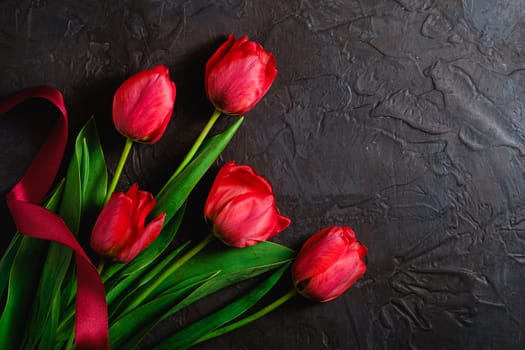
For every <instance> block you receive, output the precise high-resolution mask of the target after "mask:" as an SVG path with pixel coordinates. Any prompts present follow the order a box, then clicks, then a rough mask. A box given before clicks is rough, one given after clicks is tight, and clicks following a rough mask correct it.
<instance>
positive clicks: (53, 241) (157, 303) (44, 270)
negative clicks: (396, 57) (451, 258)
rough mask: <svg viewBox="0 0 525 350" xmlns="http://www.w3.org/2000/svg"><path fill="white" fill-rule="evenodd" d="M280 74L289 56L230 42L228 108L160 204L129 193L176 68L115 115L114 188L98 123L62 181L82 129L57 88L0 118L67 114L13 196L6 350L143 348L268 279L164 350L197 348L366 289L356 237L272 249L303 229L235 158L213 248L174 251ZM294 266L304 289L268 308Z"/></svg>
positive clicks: (167, 107)
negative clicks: (36, 110) (182, 315)
mask: <svg viewBox="0 0 525 350" xmlns="http://www.w3.org/2000/svg"><path fill="white" fill-rule="evenodd" d="M276 74H277V70H276V66H275V58H274V57H273V55H272V54H271V53H269V52H267V51H265V50H264V49H263V48H262V46H261V45H260V44H258V43H256V42H253V41H250V40H248V38H247V37H241V38H239V39H235V38H234V37H233V35H230V36H229V38H228V39H227V41H226V42H225V43H224V44H222V45H221V46H220V47H219V48H218V50H217V51H216V52H215V53H214V54H213V56H212V57H211V58H210V59H209V61H208V62H207V64H206V67H205V82H204V84H205V90H206V94H207V96H208V98H209V100H210V102H211V104H212V105H213V106H214V108H215V110H214V112H213V114H212V115H211V117H210V119H209V121H208V123H207V124H206V126H205V127H204V129H203V130H202V132H201V134H200V135H199V136H198V138H197V139H196V141H195V143H194V144H193V146H192V147H191V148H190V150H189V152H188V154H187V155H186V156H185V158H184V159H183V160H182V162H181V164H180V165H179V166H178V167H176V168H175V169H174V172H173V174H172V176H171V177H170V179H169V180H168V181H167V182H166V184H165V185H164V186H163V187H162V189H161V190H160V192H159V193H157V194H156V195H155V196H153V195H152V194H151V193H149V192H147V191H145V190H141V189H139V185H138V184H133V185H132V186H131V188H129V189H128V190H127V191H125V192H116V191H115V189H116V187H117V184H118V181H119V177H120V174H121V172H122V170H123V169H124V167H125V163H126V159H127V157H128V155H129V153H130V150H131V148H132V146H133V144H134V143H136V142H140V143H144V144H152V143H155V142H157V141H158V140H159V139H160V138H161V137H162V135H163V133H164V131H165V130H166V127H167V125H168V123H169V121H170V118H171V115H172V113H173V107H174V103H175V96H176V87H175V83H174V82H172V81H171V79H170V76H169V71H168V68H166V67H164V66H162V65H159V66H156V67H154V68H151V69H149V70H145V71H142V72H139V73H136V74H135V75H133V76H131V77H130V78H129V79H127V80H126V81H125V82H124V83H123V84H122V85H121V86H120V87H119V89H118V90H117V91H116V93H115V95H114V99H113V108H112V117H113V122H114V125H115V127H116V129H117V130H118V131H119V132H120V134H122V135H123V136H124V137H125V144H124V149H123V152H122V156H121V158H120V161H119V162H118V164H117V166H116V168H115V170H114V172H113V176H112V178H111V181H108V177H109V176H108V171H107V168H106V164H105V160H104V152H103V150H102V147H101V143H100V140H99V137H98V133H97V129H96V126H95V122H94V120H90V121H88V122H87V124H86V125H85V126H84V128H83V129H82V130H81V131H80V133H79V135H78V137H77V138H76V142H75V144H74V152H73V155H72V158H71V160H70V162H69V165H68V166H67V171H66V174H65V177H64V178H63V179H62V180H60V181H55V176H56V174H57V172H58V169H59V166H60V164H61V161H62V156H63V153H64V149H65V145H66V140H67V121H68V119H67V111H66V108H65V105H64V101H63V98H62V95H61V94H60V92H58V91H57V90H56V89H54V88H50V87H38V88H32V89H27V90H24V91H22V92H20V93H18V94H16V95H14V96H12V97H10V98H7V99H5V100H4V101H2V102H0V114H4V113H6V112H8V111H9V110H10V109H12V108H13V107H15V106H16V105H18V104H20V103H23V102H25V101H26V100H29V99H35V98H38V99H44V100H46V101H48V102H49V103H51V104H53V105H54V106H55V107H56V109H57V112H58V113H59V118H58V119H57V122H56V125H55V127H54V129H53V130H52V132H51V134H50V135H49V137H48V138H47V140H46V141H45V143H44V144H43V146H42V148H41V149H40V151H39V152H38V154H37V155H36V157H35V159H34V160H33V162H32V163H31V165H30V167H29V168H28V169H27V171H26V173H25V175H24V177H23V178H22V179H21V180H20V181H19V182H18V184H17V185H16V186H15V187H14V188H13V189H12V190H11V191H10V192H9V193H8V195H7V203H8V207H9V210H10V212H11V214H12V216H13V220H14V222H15V224H16V227H17V230H18V233H17V234H15V235H14V237H13V239H12V241H11V243H10V245H9V246H8V247H7V248H5V249H4V250H5V253H4V255H3V257H2V259H1V260H0V294H1V295H2V299H1V300H2V303H1V304H0V311H1V315H0V349H19V348H20V349H71V348H78V349H108V348H110V347H111V348H119V349H120V348H122V349H132V348H135V347H137V346H138V345H139V344H140V343H141V341H143V338H144V337H145V335H147V334H148V333H149V332H150V331H151V329H152V328H153V327H155V326H156V325H157V324H158V323H159V322H160V321H162V320H164V319H166V318H167V317H169V316H171V315H173V314H175V313H177V312H179V311H180V310H183V309H184V308H185V307H187V306H188V305H190V304H192V303H194V302H196V301H198V300H200V299H202V298H204V297H206V296H208V295H210V294H211V293H214V292H217V291H219V290H221V289H224V288H226V287H228V286H230V285H233V284H236V283H239V282H241V281H244V280H247V279H251V278H254V277H256V276H261V279H260V281H259V282H258V283H259V284H258V285H257V286H255V287H253V288H252V289H249V290H247V291H246V293H245V294H244V295H242V296H240V297H239V298H237V299H236V300H234V301H233V302H231V303H229V304H227V305H225V306H223V307H222V308H219V309H217V310H214V311H213V312H212V313H210V314H209V315H207V316H205V317H204V318H202V319H201V320H197V321H195V322H194V323H193V324H188V325H186V326H185V327H184V328H182V329H178V330H176V331H175V332H174V333H173V334H171V335H168V336H166V337H165V338H164V339H159V341H158V343H157V345H156V348H157V349H185V348H188V347H191V346H192V345H194V344H197V343H200V342H202V341H205V340H208V339H211V338H214V337H217V336H219V335H221V334H224V333H227V332H230V331H232V330H234V329H237V328H239V327H241V326H243V325H245V324H247V323H249V322H252V321H254V320H256V319H258V318H260V317H262V316H264V315H265V314H267V313H268V312H270V311H272V310H274V309H275V308H276V307H278V306H279V305H281V304H282V303H284V302H285V301H287V300H289V299H290V298H292V297H293V296H295V295H296V294H298V293H299V294H301V295H303V296H305V297H307V298H310V299H312V300H315V301H320V302H324V301H328V300H332V299H334V298H336V297H337V296H339V295H340V294H342V293H343V292H344V291H345V290H346V289H347V288H349V287H350V286H351V285H352V284H353V283H354V282H355V281H357V279H359V278H360V277H361V276H362V275H363V274H364V272H365V270H366V266H365V264H364V262H363V257H364V256H365V255H366V252H367V249H366V247H364V246H363V245H362V244H361V243H359V242H358V241H357V239H356V237H355V234H354V232H353V231H352V230H351V229H350V228H348V227H335V226H334V227H328V228H325V229H322V230H321V231H319V232H318V233H316V234H315V235H313V236H312V237H311V238H310V239H308V240H307V241H306V243H305V244H304V246H303V248H302V249H301V250H300V252H299V253H298V254H295V252H294V251H293V250H291V249H289V248H287V247H284V246H282V245H279V244H276V243H271V242H268V241H267V240H268V239H269V238H271V237H273V236H274V235H276V234H278V233H280V232H282V231H283V230H284V229H286V228H287V227H288V226H289V224H290V221H291V220H290V219H289V218H288V217H286V216H284V215H281V214H280V212H279V210H278V209H277V206H276V203H275V197H274V194H273V190H272V186H271V184H270V183H269V182H268V180H266V179H265V178H264V177H263V176H261V175H259V174H257V172H256V171H255V170H254V169H252V168H251V167H250V166H248V165H238V164H236V163H235V162H233V161H230V162H227V163H226V164H224V165H223V166H222V168H221V169H220V170H219V172H218V174H217V176H216V178H215V181H214V183H213V185H212V187H211V190H210V192H209V195H208V197H207V200H206V202H205V205H204V213H203V220H205V221H206V222H207V224H208V226H209V228H210V232H209V234H208V235H207V236H205V238H204V239H203V240H202V241H200V242H191V241H187V242H184V243H183V244H178V245H175V244H174V243H173V242H174V237H175V235H176V233H177V231H178V229H179V226H180V224H181V221H182V219H183V217H184V211H185V203H186V201H187V199H188V197H189V195H190V194H191V192H192V190H193V189H194V187H195V186H196V185H197V183H198V182H199V181H200V179H201V178H202V177H203V176H204V175H205V174H206V172H207V171H208V169H209V168H210V167H211V166H212V165H213V164H214V163H215V161H216V159H217V158H218V156H219V155H220V153H221V152H222V150H224V148H225V147H226V146H227V145H228V143H229V142H230V140H231V139H232V137H233V136H234V134H235V132H236V131H237V130H238V129H239V127H240V126H241V124H242V123H243V115H244V114H246V113H247V112H248V111H250V110H251V109H252V108H253V107H254V106H255V105H256V103H257V102H258V101H259V100H260V99H261V98H262V97H263V96H264V95H265V94H266V92H267V91H268V90H269V88H270V86H271V85H272V83H273V81H274V79H275V77H276ZM223 115H226V116H233V117H234V118H229V120H231V121H232V123H231V124H230V125H229V126H228V127H227V128H226V129H225V130H224V131H223V132H221V133H218V134H215V135H213V136H208V135H209V134H210V132H211V130H212V128H213V125H214V124H215V122H216V121H217V119H218V118H220V117H221V116H223ZM108 182H109V184H108ZM52 187H54V188H53V189H51V188H52ZM50 189H51V190H50ZM290 266H291V271H292V279H293V283H294V288H293V289H292V290H291V291H290V292H288V293H286V294H284V295H283V296H282V297H280V298H277V299H276V300H274V301H270V302H267V303H266V304H263V305H262V306H261V299H262V298H263V296H264V295H266V294H267V293H268V291H270V290H271V289H272V287H274V286H275V284H276V283H277V282H278V281H279V280H280V279H281V276H283V274H284V272H285V271H286V270H287V269H288V268H289V267H290ZM263 276H264V278H262V277H263Z"/></svg>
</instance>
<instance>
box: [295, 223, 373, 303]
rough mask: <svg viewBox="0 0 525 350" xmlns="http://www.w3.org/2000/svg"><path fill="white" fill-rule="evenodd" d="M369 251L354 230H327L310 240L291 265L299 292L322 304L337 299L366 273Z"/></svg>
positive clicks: (336, 227) (345, 228) (329, 228)
mask: <svg viewBox="0 0 525 350" xmlns="http://www.w3.org/2000/svg"><path fill="white" fill-rule="evenodd" d="M367 251H368V249H367V248H366V247H365V246H364V245H362V244H361V243H359V242H358V241H357V239H356V237H355V233H354V231H352V229H351V228H349V227H346V226H343V227H338V226H333V227H327V228H325V229H323V230H321V231H319V232H317V233H316V234H315V235H313V236H312V237H310V238H309V239H308V240H307V241H306V242H305V243H304V245H303V247H302V248H301V250H300V251H299V253H298V254H297V258H296V260H295V262H294V264H293V266H292V276H293V281H294V285H295V288H296V289H297V291H298V292H299V293H300V294H301V295H303V296H304V297H307V298H308V299H312V300H315V301H319V302H325V301H330V300H332V299H335V298H337V297H338V296H339V295H341V294H342V293H343V292H344V291H345V290H347V289H348V288H350V286H352V285H353V284H354V283H355V282H356V281H357V280H358V279H359V278H360V277H361V276H362V275H363V274H364V273H365V271H366V265H365V263H364V262H363V260H362V259H363V257H364V256H365V255H366V253H367Z"/></svg>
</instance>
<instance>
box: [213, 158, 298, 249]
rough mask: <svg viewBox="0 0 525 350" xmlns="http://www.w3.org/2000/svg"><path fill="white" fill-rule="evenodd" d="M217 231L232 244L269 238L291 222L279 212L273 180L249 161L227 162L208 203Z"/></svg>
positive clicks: (249, 243)
mask: <svg viewBox="0 0 525 350" xmlns="http://www.w3.org/2000/svg"><path fill="white" fill-rule="evenodd" d="M204 216H205V218H206V220H207V221H208V222H209V223H210V224H211V225H212V226H213V234H214V235H215V236H216V237H217V238H219V239H220V240H221V241H223V242H224V243H225V244H226V245H228V246H230V247H236V248H243V247H247V246H251V245H254V244H256V243H258V242H263V241H266V240H267V239H268V238H271V237H273V236H275V235H276V234H278V233H279V232H281V231H282V230H284V229H285V228H286V227H288V225H290V219H289V218H287V217H285V216H282V215H280V214H279V210H278V209H277V207H276V206H275V198H274V195H273V190H272V186H271V185H270V183H269V182H268V181H267V180H266V179H265V178H263V177H262V176H260V175H258V174H257V173H256V172H255V171H254V170H253V169H252V168H251V167H249V166H247V165H236V164H235V163H234V162H229V163H226V164H225V165H224V166H223V167H222V168H221V170H220V171H219V173H218V174H217V177H216V178H215V181H214V183H213V185H212V188H211V190H210V193H209V195H208V199H207V200H206V204H205V206H204Z"/></svg>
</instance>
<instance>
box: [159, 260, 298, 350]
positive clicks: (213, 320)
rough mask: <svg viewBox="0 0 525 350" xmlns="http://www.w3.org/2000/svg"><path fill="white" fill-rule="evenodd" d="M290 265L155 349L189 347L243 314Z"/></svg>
mask: <svg viewBox="0 0 525 350" xmlns="http://www.w3.org/2000/svg"><path fill="white" fill-rule="evenodd" d="M288 266H289V264H286V265H284V266H282V267H281V268H280V269H279V270H277V271H276V272H275V273H273V274H272V275H271V276H270V277H269V278H268V279H266V280H265V281H264V282H263V283H261V284H260V285H258V286H257V287H255V288H252V290H250V291H249V292H248V293H246V294H245V295H244V296H242V297H241V298H239V299H236V300H235V301H233V302H232V303H230V304H229V305H227V306H225V307H223V308H222V309H220V310H218V311H217V312H214V313H212V314H211V315H209V316H207V317H204V318H202V319H201V320H199V321H197V322H195V323H193V324H191V325H190V326H188V327H186V328H184V329H183V330H181V331H179V332H177V333H176V334H174V335H173V336H171V337H169V338H168V339H166V340H164V341H163V342H162V343H160V344H159V345H158V346H156V347H155V349H157V350H163V349H166V350H168V349H180V350H182V349H187V348H189V347H190V346H191V345H193V344H194V343H195V342H196V341H197V340H198V339H199V338H200V337H202V336H203V335H205V334H206V333H208V332H210V331H213V330H214V329H216V328H218V327H220V326H222V325H224V324H226V323H228V322H230V321H231V320H233V319H235V318H237V317H238V316H240V315H242V314H243V313H245V312H246V311H247V310H249V309H250V308H252V307H253V306H254V305H255V304H256V303H257V302H258V301H259V300H260V299H261V298H262V297H263V296H264V295H266V293H268V291H270V289H272V287H273V286H274V285H275V284H276V283H277V281H279V279H280V278H281V276H282V275H283V273H284V272H285V271H286V270H287V268H288Z"/></svg>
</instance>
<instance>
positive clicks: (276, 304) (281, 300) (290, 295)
mask: <svg viewBox="0 0 525 350" xmlns="http://www.w3.org/2000/svg"><path fill="white" fill-rule="evenodd" d="M295 295H297V291H296V290H295V289H292V290H290V291H289V292H288V293H286V294H285V295H283V296H282V297H280V298H279V299H277V300H275V301H274V302H273V303H271V304H269V305H266V306H265V307H264V308H262V309H261V310H259V311H257V312H256V313H254V314H252V315H250V316H248V317H245V318H243V319H242V320H239V321H237V322H234V323H232V324H230V325H228V326H224V327H221V328H218V329H216V330H214V331H213V332H210V333H208V334H206V335H204V336H202V337H200V338H199V339H198V340H197V341H196V342H195V343H193V344H192V346H193V345H195V344H199V343H202V342H203V341H206V340H210V339H212V338H216V337H218V336H221V335H223V334H226V333H229V332H231V331H234V330H236V329H237V328H240V327H242V326H245V325H247V324H248V323H251V322H253V321H255V320H258V319H259V318H261V317H263V316H264V315H266V314H268V313H270V312H271V311H273V310H275V309H277V308H278V307H279V306H281V305H282V304H284V303H285V302H287V301H288V300H290V299H292V298H293V297H294V296H295Z"/></svg>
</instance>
